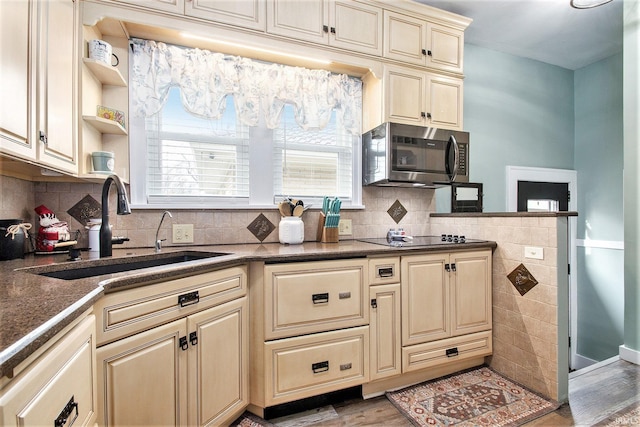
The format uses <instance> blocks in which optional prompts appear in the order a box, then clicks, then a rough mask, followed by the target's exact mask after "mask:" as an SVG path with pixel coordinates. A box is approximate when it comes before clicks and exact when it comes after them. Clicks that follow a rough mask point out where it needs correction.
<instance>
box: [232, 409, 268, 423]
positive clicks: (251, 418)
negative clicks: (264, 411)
mask: <svg viewBox="0 0 640 427" xmlns="http://www.w3.org/2000/svg"><path fill="white" fill-rule="evenodd" d="M230 427H275V426H274V425H273V424H271V423H270V422H269V421H267V420H264V419H262V418H260V417H259V416H257V415H254V414H252V413H251V412H248V411H245V412H244V414H242V415H241V416H240V418H238V419H237V420H235V421H234V422H233V423H231V425H230Z"/></svg>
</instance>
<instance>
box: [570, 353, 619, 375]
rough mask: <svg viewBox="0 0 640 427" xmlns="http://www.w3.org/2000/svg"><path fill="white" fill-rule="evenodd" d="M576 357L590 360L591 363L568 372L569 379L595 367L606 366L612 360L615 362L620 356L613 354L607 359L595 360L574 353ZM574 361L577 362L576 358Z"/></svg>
mask: <svg viewBox="0 0 640 427" xmlns="http://www.w3.org/2000/svg"><path fill="white" fill-rule="evenodd" d="M578 358H580V359H584V360H585V361H586V360H590V361H591V362H593V363H591V364H589V365H588V366H585V367H583V368H578V370H576V371H573V372H570V373H569V379H571V378H575V377H579V376H580V375H582V374H586V373H587V372H591V371H593V370H595V369H598V368H601V367H603V366H607V365H609V364H610V363H613V362H616V361H618V360H620V356H613V357H610V358H608V359H605V360H602V361H600V362H596V361H595V360H593V359H589V358H587V357H584V356H580V355H579V354H576V359H578ZM576 362H577V360H576ZM585 363H586V362H585Z"/></svg>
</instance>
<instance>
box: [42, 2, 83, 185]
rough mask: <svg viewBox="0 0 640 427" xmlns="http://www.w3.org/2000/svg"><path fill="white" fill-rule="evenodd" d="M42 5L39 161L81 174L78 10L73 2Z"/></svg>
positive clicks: (43, 3) (44, 3)
mask: <svg viewBox="0 0 640 427" xmlns="http://www.w3.org/2000/svg"><path fill="white" fill-rule="evenodd" d="M38 5H39V6H38V7H39V8H40V17H41V19H42V21H41V22H40V26H39V29H38V31H39V38H38V43H39V54H40V58H39V62H38V84H37V96H38V122H37V127H36V131H37V135H36V137H37V138H39V139H40V141H41V142H40V143H39V145H38V147H39V153H38V160H39V162H40V163H42V164H44V165H50V166H53V167H56V168H58V169H63V170H65V171H68V172H72V173H77V171H78V166H77V162H76V157H77V149H76V147H77V136H78V132H77V118H76V104H77V102H76V95H77V86H78V85H77V81H78V79H77V74H78V73H77V68H78V66H77V64H78V62H77V53H78V49H77V48H76V46H77V44H78V42H77V40H78V38H77V35H78V20H77V16H76V10H77V9H76V5H75V3H74V1H73V0H55V1H46V2H39V3H38ZM41 135H45V136H46V140H43V138H44V137H42V136H41Z"/></svg>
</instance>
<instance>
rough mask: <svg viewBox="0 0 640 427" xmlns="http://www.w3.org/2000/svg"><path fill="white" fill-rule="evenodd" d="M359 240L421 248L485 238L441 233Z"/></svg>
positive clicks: (472, 241) (480, 241)
mask: <svg viewBox="0 0 640 427" xmlns="http://www.w3.org/2000/svg"><path fill="white" fill-rule="evenodd" d="M358 241H360V242H365V243H372V244H374V245H382V246H394V247H404V248H423V247H429V246H439V245H464V244H465V243H484V242H487V240H478V239H467V238H466V237H465V236H458V235H451V234H443V235H440V236H414V237H413V239H407V241H403V240H401V239H398V240H391V241H389V240H387V238H386V237H380V238H372V239H358Z"/></svg>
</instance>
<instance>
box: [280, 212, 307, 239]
mask: <svg viewBox="0 0 640 427" xmlns="http://www.w3.org/2000/svg"><path fill="white" fill-rule="evenodd" d="M278 236H279V237H280V243H282V244H289V245H298V244H300V243H302V242H303V241H304V223H303V222H302V218H300V217H298V216H284V217H282V219H281V220H280V225H278Z"/></svg>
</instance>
